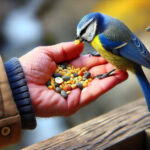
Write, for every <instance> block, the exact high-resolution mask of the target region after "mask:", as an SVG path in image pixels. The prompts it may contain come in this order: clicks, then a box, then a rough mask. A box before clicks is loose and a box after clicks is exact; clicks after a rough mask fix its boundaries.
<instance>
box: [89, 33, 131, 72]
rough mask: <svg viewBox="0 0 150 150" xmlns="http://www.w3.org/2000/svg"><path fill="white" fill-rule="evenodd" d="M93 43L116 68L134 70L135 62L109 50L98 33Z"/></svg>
mask: <svg viewBox="0 0 150 150" xmlns="http://www.w3.org/2000/svg"><path fill="white" fill-rule="evenodd" d="M91 45H92V46H93V47H94V49H95V50H96V51H97V52H99V53H100V55H101V56H102V57H103V58H105V59H106V60H107V61H108V62H109V63H111V64H112V65H113V66H114V67H115V68H116V69H120V70H130V71H133V65H134V64H133V62H131V61H130V60H128V59H125V58H123V57H120V56H117V55H115V54H113V53H111V52H109V51H107V50H106V49H105V48H104V47H103V45H102V44H101V41H100V39H99V36H98V35H97V36H96V37H95V38H94V39H93V41H92V42H91Z"/></svg>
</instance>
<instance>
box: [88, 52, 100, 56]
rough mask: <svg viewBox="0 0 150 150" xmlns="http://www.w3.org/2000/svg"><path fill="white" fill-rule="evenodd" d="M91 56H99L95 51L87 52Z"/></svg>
mask: <svg viewBox="0 0 150 150" xmlns="http://www.w3.org/2000/svg"><path fill="white" fill-rule="evenodd" d="M89 55H91V56H101V55H100V54H99V53H98V52H97V51H92V52H90V53H89Z"/></svg>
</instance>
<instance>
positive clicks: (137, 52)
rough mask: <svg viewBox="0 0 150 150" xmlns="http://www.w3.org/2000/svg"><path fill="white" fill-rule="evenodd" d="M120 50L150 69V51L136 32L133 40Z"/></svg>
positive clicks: (124, 54) (122, 54)
mask: <svg viewBox="0 0 150 150" xmlns="http://www.w3.org/2000/svg"><path fill="white" fill-rule="evenodd" d="M118 50H119V51H120V55H121V56H123V57H125V58H127V59H129V60H131V61H133V62H135V63H137V64H140V65H143V66H145V67H147V68H149V69H150V53H149V52H148V50H147V49H146V47H145V46H144V44H143V43H142V42H141V41H140V40H139V39H138V38H137V37H136V36H135V35H134V34H132V39H131V41H129V42H128V44H127V45H126V46H124V47H122V48H120V49H118Z"/></svg>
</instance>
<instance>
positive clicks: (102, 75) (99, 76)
mask: <svg viewBox="0 0 150 150" xmlns="http://www.w3.org/2000/svg"><path fill="white" fill-rule="evenodd" d="M115 70H116V69H113V70H111V71H109V72H107V73H105V74H98V75H96V76H95V77H96V78H98V79H104V78H106V77H109V76H112V75H114V73H113V72H114V71H115Z"/></svg>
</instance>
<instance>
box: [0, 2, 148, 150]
mask: <svg viewBox="0 0 150 150" xmlns="http://www.w3.org/2000/svg"><path fill="white" fill-rule="evenodd" d="M149 8H150V1H149V0H142V1H140V0H82V1H81V0H21V1H20V0H13V1H12V0H1V1H0V52H1V55H2V56H3V59H4V61H7V60H8V59H10V58H11V57H19V56H21V55H23V54H25V53H27V52H28V51H30V50H31V49H32V48H34V47H36V46H39V45H53V44H56V43H59V42H64V41H72V40H74V39H75V38H76V25H77V23H78V21H79V20H80V19H81V18H82V17H83V16H84V15H85V14H87V13H90V12H103V13H106V14H108V15H110V16H113V17H116V18H118V19H120V20H122V21H123V22H124V23H125V24H126V25H127V26H129V28H130V29H131V30H132V31H134V32H135V33H136V34H137V35H138V36H139V37H140V39H141V40H142V41H143V43H144V44H145V45H146V47H147V48H149V49H150V33H148V32H146V31H145V28H147V27H148V26H150V9H149ZM92 50H93V49H92V47H91V46H90V45H88V44H85V49H84V52H83V54H85V53H88V52H89V51H92ZM144 70H145V72H146V74H147V76H148V77H149V79H150V76H149V72H150V71H149V70H147V69H144ZM139 97H143V95H142V92H141V89H140V87H139V85H138V83H137V80H136V78H135V76H134V75H133V74H131V73H129V79H128V80H126V81H125V82H123V83H121V84H120V85H118V86H116V87H115V88H113V89H112V90H111V91H109V92H108V93H106V94H104V95H103V96H101V97H100V98H98V99H97V100H96V101H95V102H93V103H92V104H90V105H88V106H86V107H85V108H83V109H81V110H79V111H78V112H77V113H76V114H74V115H73V116H70V117H67V118H66V117H53V118H47V119H43V118H42V119H41V118H38V119H37V121H38V126H37V128H36V129H35V130H33V131H23V136H22V140H21V141H20V143H19V144H16V145H13V146H11V147H8V148H5V149H13V150H18V149H20V148H23V147H25V146H27V145H31V144H33V143H36V142H39V141H42V140H44V139H47V138H50V137H52V136H54V135H56V134H58V133H60V132H62V131H64V130H66V129H68V128H71V127H73V126H75V125H78V124H80V123H82V122H85V121H87V120H90V119H92V118H94V117H96V116H99V115H101V114H103V113H105V112H108V111H110V110H112V109H114V108H116V107H119V106H121V105H124V104H126V103H128V102H131V101H133V100H136V99H138V98H139ZM133 107H134V106H133Z"/></svg>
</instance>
